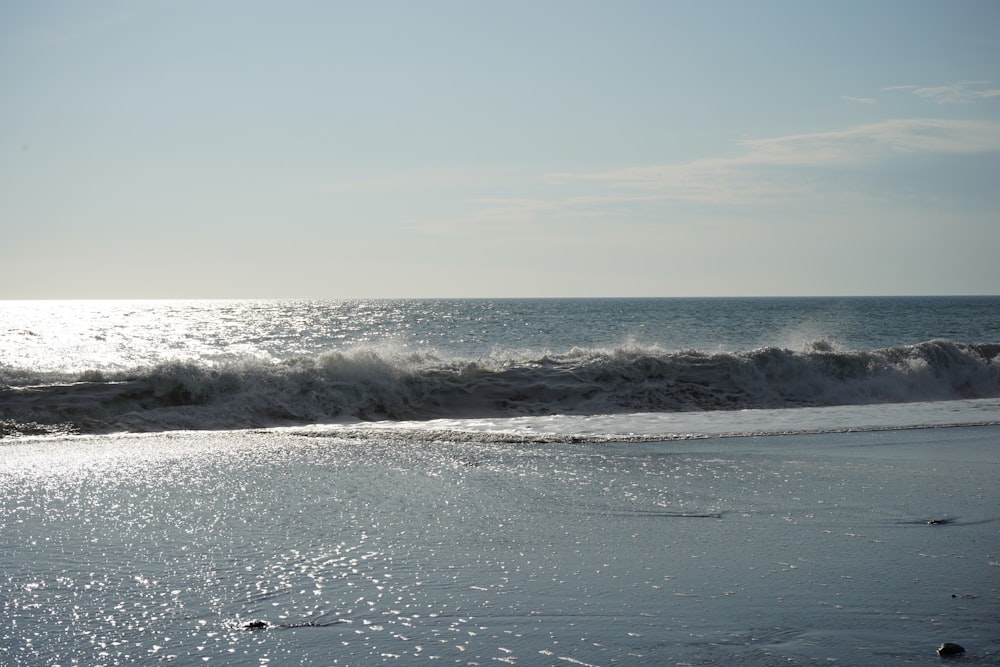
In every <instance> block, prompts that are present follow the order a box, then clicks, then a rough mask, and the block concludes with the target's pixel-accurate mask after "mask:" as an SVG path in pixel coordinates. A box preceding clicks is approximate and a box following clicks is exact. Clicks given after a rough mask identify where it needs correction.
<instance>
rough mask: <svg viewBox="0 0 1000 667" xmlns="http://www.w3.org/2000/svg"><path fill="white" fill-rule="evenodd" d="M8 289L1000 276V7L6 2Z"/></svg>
mask: <svg viewBox="0 0 1000 667" xmlns="http://www.w3.org/2000/svg"><path fill="white" fill-rule="evenodd" d="M0 88H2V90H3V91H4V92H3V103H2V104H0V241H2V244H3V248H4V250H3V262H2V263H0V298H117V297H127V298H157V297H174V298H182V297H192V298H195V297H206V298H214V297H316V298H324V297H329V298H340V297H345V298H346V297H435V296H442V297H444V296H454V297H475V296H484V297H485V296H489V297H499V296H703V295H720V296H726V295H802V294H806V295H809V294H820V295H823V294H828V295H853V294H997V293H1000V260H998V259H997V258H998V257H1000V3H997V2H995V1H993V0H986V1H974V0H962V1H961V2H944V1H941V2H924V1H921V0H904V1H883V2H871V1H866V2H852V1H849V0H838V1H836V2H834V1H817V2H800V1H797V0H796V1H788V2H763V1H761V2H701V1H692V2H679V1H671V0H659V1H656V2H641V1H626V2H587V1H584V0H574V1H571V2H570V1H550V0H534V1H532V2H520V1H517V0H507V1H504V2H466V1H463V2H439V1H435V0H427V1H426V2H390V1H385V2H381V1H372V2H334V1H326V2H282V3H278V2H257V1H254V0H247V1H244V2H221V1H220V2H203V1H201V0H199V1H187V0H176V1H171V2H167V1H152V2H141V1H131V2H113V1H108V0H95V1H94V2H87V3H80V2H70V1H66V2H55V1H51V0H37V1H35V2H26V3H6V4H4V5H3V6H2V7H0Z"/></svg>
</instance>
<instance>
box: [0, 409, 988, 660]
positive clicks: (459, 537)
mask: <svg viewBox="0 0 1000 667" xmlns="http://www.w3.org/2000/svg"><path fill="white" fill-rule="evenodd" d="M998 441H1000V428H998V427H974V428H949V429H925V430H919V431H891V432H874V433H850V434H825V435H813V436H802V435H799V436H785V437H764V438H728V439H706V440H697V441H686V442H667V443H659V442H654V443H623V444H617V443H611V444H545V445H542V446H522V445H514V444H509V443H507V444H490V443H484V442H478V443H469V442H448V441H442V442H433V443H431V442H409V443H400V442H398V441H393V440H392V439H391V434H387V435H386V439H385V440H384V441H377V440H367V441H364V442H361V441H347V440H342V439H338V438H336V437H334V436H332V435H330V434H320V435H317V436H314V437H303V436H301V435H295V434H293V433H289V432H282V431H257V432H249V431H242V432H229V433H209V432H199V433H174V434H157V435H147V436H141V435H129V436H101V437H93V438H82V437H76V438H67V439H55V438H44V439H24V440H20V441H16V442H15V441H11V442H10V443H9V444H8V443H4V444H2V445H0V501H2V503H0V547H2V548H0V572H2V573H3V574H2V575H0V593H2V600H3V606H4V618H5V619H7V620H8V623H7V624H5V626H4V627H3V628H2V629H0V662H2V663H3V664H11V665H52V664H65V665H69V664H89V665H95V664H102V665H115V664H151V663H160V662H164V663H172V664H204V663H206V662H207V663H210V664H227V665H230V664H235V665H260V664H272V665H289V664H294V665H363V664H383V663H394V664H413V663H415V662H422V661H424V660H429V659H431V658H435V659H437V661H439V662H441V663H442V664H458V665H476V664H479V665H486V664H495V663H496V662H497V661H499V662H501V663H508V664H552V665H561V664H565V665H573V664H576V665H579V664H586V665H613V664H623V665H624V664H627V665H664V664H668V665H669V664H677V665H686V664H720V665H721V664H725V665H771V664H830V663H831V662H832V663H834V664H845V665H863V664H878V665H902V664H934V663H936V662H937V661H938V658H937V656H936V655H935V654H934V648H935V647H936V646H937V645H938V644H939V643H941V642H943V641H955V642H958V643H960V644H962V645H964V646H966V648H967V649H968V654H967V656H966V657H965V658H963V664H995V661H996V660H997V657H998V656H1000V638H998V636H997V634H996V621H997V618H998V616H1000V607H998V605H997V599H998V593H1000V510H998V508H1000V491H998V488H997V484H996V480H997V478H998V472H1000V447H998ZM253 621H260V623H259V625H261V626H263V627H262V628H260V629H257V630H254V629H248V628H247V627H246V626H247V624H248V623H251V622H253Z"/></svg>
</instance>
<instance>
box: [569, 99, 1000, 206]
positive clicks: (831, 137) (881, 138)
mask: <svg viewBox="0 0 1000 667" xmlns="http://www.w3.org/2000/svg"><path fill="white" fill-rule="evenodd" d="M740 145H741V146H742V147H743V148H744V149H745V150H744V153H743V154H742V155H738V156H735V157H727V158H707V159H703V160H695V161H693V162H689V163H687V164H681V165H668V166H653V167H630V168H626V169H617V170H612V171H607V172H601V173H591V174H554V175H552V176H551V177H550V178H551V179H552V180H553V181H556V182H568V181H574V180H575V181H604V182H607V183H612V184H616V185H621V186H630V187H638V188H652V189H659V190H666V191H670V192H674V193H675V194H676V196H677V197H678V198H680V199H690V200H696V201H701V200H705V199H706V195H709V196H712V201H720V200H719V199H716V198H715V197H714V195H715V194H717V193H719V192H720V190H722V189H723V186H724V189H725V191H727V192H729V193H730V195H732V193H733V192H735V193H736V194H738V195H740V196H738V197H737V198H738V199H739V200H740V201H745V200H746V195H747V194H751V193H756V194H758V195H765V196H771V195H774V194H776V193H777V190H772V191H770V192H767V191H762V190H760V186H759V184H755V181H756V178H755V177H753V176H751V175H750V173H749V172H751V168H754V167H789V166H798V167H824V166H841V165H860V164H865V163H874V162H881V161H885V160H888V159H891V158H893V157H898V156H901V155H912V154H918V153H939V154H940V153H944V154H963V153H967V154H971V153H983V152H991V151H998V150H1000V123H994V122H987V121H963V120H940V119H929V118H928V119H901V120H889V121H885V122H881V123H873V124H869V125H859V126H856V127H853V128H848V129H846V130H838V131H832V132H814V133H806V134H795V135H788V136H784V137H772V138H768V139H748V140H745V141H743V142H741V143H740ZM721 201H724V200H721Z"/></svg>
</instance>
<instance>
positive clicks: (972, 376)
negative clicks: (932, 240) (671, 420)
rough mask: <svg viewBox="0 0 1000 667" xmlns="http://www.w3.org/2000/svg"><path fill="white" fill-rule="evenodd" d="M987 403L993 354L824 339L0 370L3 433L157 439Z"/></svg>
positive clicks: (993, 378)
mask: <svg viewBox="0 0 1000 667" xmlns="http://www.w3.org/2000/svg"><path fill="white" fill-rule="evenodd" d="M997 396H1000V344H997V343H980V344H963V343H954V342H950V341H947V340H932V341H928V342H924V343H919V344H917V345H908V346H902V347H893V348H886V349H879V350H870V351H844V350H836V349H834V348H832V347H831V346H830V345H828V344H826V343H825V342H822V341H821V342H819V343H814V344H812V345H811V346H810V348H809V349H808V350H805V351H792V350H788V349H782V348H775V347H769V348H761V349H756V350H750V351H743V352H716V353H709V352H701V351H695V350H687V351H674V352H668V351H664V350H662V349H659V348H655V347H642V346H637V345H633V346H623V347H616V348H611V349H592V348H574V349H572V350H570V351H568V352H565V353H561V354H545V355H527V354H520V355H518V354H512V355H506V356H501V355H494V356H491V357H489V358H484V359H475V360H473V359H458V358H442V357H440V356H438V355H437V354H435V353H434V352H428V351H425V352H419V353H398V352H392V351H388V350H384V349H378V348H358V349H354V350H352V351H348V352H329V353H325V354H321V355H318V356H313V357H300V358H295V359H291V360H287V361H274V360H270V359H267V360H265V359H244V360H239V361H229V362H223V363H214V364H209V363H202V362H187V363H185V362H171V363H165V364H161V365H158V366H155V367H152V368H149V369H144V370H140V371H135V372H132V373H127V374H124V373H101V372H98V371H85V372H82V373H78V374H77V375H75V376H73V377H67V376H53V375H50V376H46V377H41V376H37V375H35V374H32V373H31V372H30V371H27V370H25V369H16V368H9V367H4V366H0V435H2V434H3V433H4V431H6V432H7V434H8V435H10V434H17V433H28V432H30V430H31V428H33V427H37V428H38V429H40V431H39V432H42V431H44V430H46V427H45V425H53V424H63V425H68V426H67V428H68V429H69V430H71V431H73V432H106V431H161V430H170V429H221V428H252V427H262V426H279V425H293V424H308V423H329V422H338V421H342V422H346V421H355V420H422V419H435V418H473V417H511V416H529V415H556V414H567V415H596V414H618V413H630V412H685V411H707V410H740V409H759V408H792V407H807V406H832V405H863V404H872V403H902V402H911V401H938V400H950V399H960V398H963V399H968V398H992V397H997ZM4 425H6V426H4ZM32 425H34V426H32Z"/></svg>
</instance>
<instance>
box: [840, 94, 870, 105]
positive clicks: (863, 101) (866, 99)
mask: <svg viewBox="0 0 1000 667" xmlns="http://www.w3.org/2000/svg"><path fill="white" fill-rule="evenodd" d="M840 99H842V100H847V101H848V102H854V103H855V104H876V103H877V101H876V100H875V98H874V97H852V96H851V95H841V96H840Z"/></svg>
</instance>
